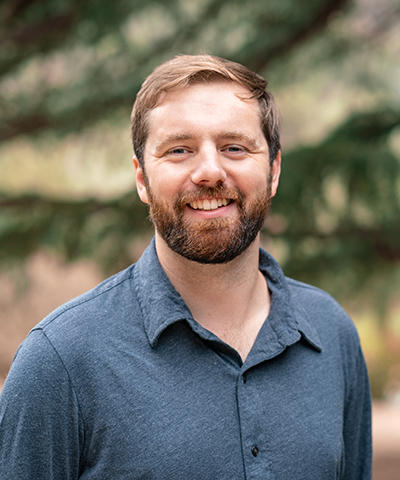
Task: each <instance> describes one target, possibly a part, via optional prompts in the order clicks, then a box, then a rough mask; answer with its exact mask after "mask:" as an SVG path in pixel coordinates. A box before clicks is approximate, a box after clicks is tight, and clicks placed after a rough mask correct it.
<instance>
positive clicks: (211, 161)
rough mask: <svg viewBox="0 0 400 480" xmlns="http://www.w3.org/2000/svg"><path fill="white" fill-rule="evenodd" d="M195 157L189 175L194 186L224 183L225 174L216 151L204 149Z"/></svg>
mask: <svg viewBox="0 0 400 480" xmlns="http://www.w3.org/2000/svg"><path fill="white" fill-rule="evenodd" d="M196 157H197V158H196V159H195V160H196V164H195V168H194V169H193V172H192V175H191V180H192V182H193V183H194V184H196V185H206V186H214V185H218V184H221V183H224V182H225V180H226V178H227V174H226V172H225V169H224V167H223V165H222V163H221V158H220V155H219V153H218V151H217V150H215V149H214V148H209V149H204V150H203V151H201V152H199V153H198V155H196Z"/></svg>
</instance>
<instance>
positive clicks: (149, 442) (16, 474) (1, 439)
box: [0, 241, 371, 480]
mask: <svg viewBox="0 0 400 480" xmlns="http://www.w3.org/2000/svg"><path fill="white" fill-rule="evenodd" d="M259 268H260V270H261V272H262V273H263V274H264V275H265V278H266V281H267V283H268V287H269V290H270V292H271V308H270V313H269V315H268V317H267V319H266V320H265V323H264V325H263V326H262V328H261V330H260V332H259V335H258V337H257V339H256V341H255V344H254V346H253V348H252V350H251V351H250V353H249V355H248V357H247V359H246V361H245V362H244V363H243V362H242V360H241V358H240V356H239V354H238V353H237V352H236V351H235V350H234V349H233V348H231V347H230V346H228V345H227V344H226V343H224V342H222V341H221V340H220V339H219V338H218V337H216V336H215V335H214V334H212V333H211V332H210V331H208V330H206V329H204V328H203V327H202V326H201V325H199V324H198V323H197V322H196V321H195V320H194V319H193V317H192V315H191V312H190V311H189V309H188V307H187V306H186V305H185V303H184V301H183V300H182V298H181V297H180V295H179V293H178V292H177V291H176V290H175V289H174V288H173V287H172V285H171V284H170V282H169V280H168V278H167V276H166V275H165V273H164V271H163V269H162V267H161V265H160V263H159V261H158V259H157V254H156V251H155V246H154V241H153V242H152V244H151V246H150V247H149V248H148V249H147V250H146V251H145V253H144V254H143V256H142V257H141V259H140V260H139V262H138V263H137V264H136V265H133V266H131V267H130V268H128V269H127V270H125V271H123V272H121V273H119V274H117V275H115V276H114V277H112V278H110V279H108V280H106V281H105V282H103V283H102V284H100V285H99V286H98V287H96V288H95V289H93V290H92V291H90V292H88V293H86V294H84V295H83V296H80V297H78V298H77V299H75V300H72V301H71V302H69V303H67V304H65V305H64V306H62V307H60V308H59V309H57V310H56V311H55V312H53V313H52V314H51V315H49V316H48V317H47V318H46V319H44V320H43V321H42V322H41V323H40V324H39V325H38V326H37V327H35V328H34V329H33V330H32V331H31V333H30V334H29V336H28V338H27V339H26V340H25V342H24V343H23V344H22V346H21V347H20V349H19V351H18V353H17V355H16V358H15V360H14V363H13V366H12V368H11V371H10V374H9V376H8V379H7V381H6V383H5V385H4V388H3V391H2V394H1V401H0V422H1V423H0V478H2V479H5V480H6V479H9V480H11V479H12V480H27V479H32V480H36V479H37V480H47V479H48V480H50V479H52V480H54V479H57V480H61V479H78V478H80V479H87V480H94V479H96V480H102V479H107V480H110V479H113V480H118V479H132V480H134V479H146V480H151V479H154V480H161V479H182V480H191V479H193V480H201V479H204V480H206V479H207V480H210V479H213V480H214V479H224V480H233V479H238V480H239V479H247V480H250V479H263V480H267V479H268V480H288V479H290V480H292V479H293V480H312V479H316V480H330V479H332V480H333V479H346V480H350V479H354V480H355V479H359V480H368V479H370V478H371V471H370V470H371V469H370V463H371V441H370V396H369V387H368V378H367V374H366V369H365V364H364V360H363V357H362V353H361V349H360V345H359V340H358V336H357V333H356V330H355V328H354V325H353V323H352V322H351V320H350V319H349V318H348V316H347V315H346V314H345V313H344V311H343V310H342V309H341V307H340V306H339V305H338V304H337V303H336V302H335V301H334V300H333V299H332V298H331V297H329V296H328V295H327V294H326V293H324V292H322V291H320V290H318V289H316V288H313V287H310V286H308V285H305V284H302V283H299V282H296V281H294V280H290V279H287V278H285V277H284V275H283V274H282V271H281V269H280V268H279V266H278V264H277V263H276V262H275V260H274V259H273V258H272V257H271V256H270V255H269V254H267V253H266V252H264V251H262V250H261V251H260V267H259Z"/></svg>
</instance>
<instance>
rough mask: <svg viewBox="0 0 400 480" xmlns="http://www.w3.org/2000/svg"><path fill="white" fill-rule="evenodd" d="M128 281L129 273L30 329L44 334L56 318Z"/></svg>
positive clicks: (130, 276)
mask: <svg viewBox="0 0 400 480" xmlns="http://www.w3.org/2000/svg"><path fill="white" fill-rule="evenodd" d="M128 280H132V274H131V273H130V274H129V277H127V278H124V279H122V280H120V281H119V282H118V283H116V284H114V285H112V286H109V287H106V288H105V289H104V290H102V291H101V292H99V293H96V294H93V296H91V297H90V298H85V299H82V300H80V301H79V302H76V303H74V304H73V305H70V306H68V307H67V306H66V305H64V308H63V309H62V311H60V312H59V313H57V315H55V316H54V317H53V318H48V320H47V322H46V323H45V324H42V325H41V324H40V323H39V324H38V325H36V326H35V327H33V328H32V331H34V330H42V331H43V333H44V332H45V329H46V328H47V327H49V326H50V324H52V323H53V322H54V321H55V320H57V318H58V317H60V316H61V315H64V314H65V313H67V312H69V311H70V310H73V309H74V308H77V307H80V306H82V305H84V304H85V303H89V302H91V301H92V300H95V299H96V298H98V297H100V296H101V295H103V294H106V293H108V292H110V291H111V290H113V289H114V288H117V287H119V286H120V285H122V284H123V283H124V282H126V281H128ZM95 288H96V287H95Z"/></svg>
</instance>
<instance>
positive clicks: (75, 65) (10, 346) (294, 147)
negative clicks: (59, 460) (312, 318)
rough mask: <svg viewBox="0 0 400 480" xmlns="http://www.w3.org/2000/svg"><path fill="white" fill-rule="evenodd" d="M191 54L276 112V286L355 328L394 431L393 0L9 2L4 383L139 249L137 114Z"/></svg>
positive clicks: (398, 209) (399, 349)
mask: <svg viewBox="0 0 400 480" xmlns="http://www.w3.org/2000/svg"><path fill="white" fill-rule="evenodd" d="M201 52H206V53H210V54H214V55H218V56H222V57H225V58H229V59H231V60H234V61H238V62H241V63H243V64H245V65H246V66H248V67H249V68H251V69H253V70H256V71H258V72H259V73H261V74H262V75H264V76H265V77H266V78H267V79H268V80H269V88H270V90H271V91H272V92H273V93H274V95H275V96H276V98H277V101H278V105H279V106H280V110H281V114H282V117H283V134H282V143H283V156H282V158H283V172H282V177H281V183H280V188H279V191H278V195H277V197H276V199H275V200H274V203H273V207H272V211H271V214H270V217H269V219H268V221H267V223H266V226H265V228H264V230H263V237H262V242H263V245H264V246H265V248H267V249H268V250H269V251H270V252H271V253H272V254H273V255H274V256H275V257H276V258H277V259H278V260H279V261H280V263H281V265H282V267H283V269H284V271H285V273H286V274H287V275H289V276H293V277H295V278H297V279H300V280H303V281H306V282H309V283H312V284H314V285H317V286H319V287H321V288H323V289H325V290H327V291H328V292H329V293H331V294H332V295H333V296H334V297H336V298H337V299H338V300H339V301H340V302H341V303H342V305H343V306H344V307H345V309H346V310H347V311H348V312H349V314H350V315H351V316H352V318H353V319H354V321H355V322H356V325H357V327H358V330H359V333H360V337H361V341H362V344H363V349H364V352H365V356H366V360H367V364H368V369H369V373H370V378H371V387H372V392H373V396H374V399H375V400H376V401H377V402H378V401H379V402H380V403H376V405H378V407H377V410H376V411H378V410H379V409H382V408H383V407H382V406H383V405H390V408H391V409H392V410H390V412H389V413H387V412H388V410H385V412H386V415H387V417H385V418H386V419H387V423H388V425H389V424H393V422H394V421H395V419H396V418H397V419H399V418H400V417H399V416H398V410H396V407H395V406H396V405H400V263H399V260H400V3H399V2H398V0H380V1H379V2H378V1H376V0H352V1H351V0H309V1H307V2H305V1H301V0H240V1H239V0H164V1H160V0H158V1H157V0H129V1H128V0H113V1H110V0H2V2H1V4H0V379H1V382H2V381H4V378H5V376H6V374H7V371H8V369H9V366H10V363H11V361H12V357H13V355H14V353H15V351H16V349H17V347H18V345H19V343H20V342H21V341H22V340H23V338H24V337H25V336H26V334H27V332H28V331H29V329H30V328H31V327H32V326H33V325H35V324H36V323H37V322H38V321H40V320H41V318H42V317H43V316H45V315H46V314H47V313H49V312H50V311H51V310H52V309H54V308H55V307H57V306H58V305H59V304H60V303H63V302H64V301H66V300H68V299H69V298H72V297H73V296H75V295H77V294H79V293H81V292H82V291H84V290H87V289H89V288H91V287H92V286H94V285H95V284H96V283H98V282H99V281H101V280H102V279H103V278H105V277H106V276H109V275H110V274H112V273H115V272H116V271H118V270H120V269H121V268H124V267H125V266H127V265H129V264H130V263H132V262H134V261H135V260H136V259H137V258H138V256H139V255H140V254H141V252H142V251H143V249H144V247H145V246H146V245H147V244H148V242H149V239H150V238H151V236H152V229H151V227H150V225H149V223H148V221H147V219H146V217H147V212H146V208H145V207H144V206H143V205H141V204H140V202H139V200H138V198H137V196H136V193H135V191H134V172H133V166H132V163H131V156H132V147H131V144H130V139H129V115H130V110H131V107H132V103H133V101H134V99H135V94H136V92H137V91H138V89H139V88H140V84H141V82H142V81H143V79H144V77H145V76H146V75H147V74H149V73H150V72H151V71H152V69H153V68H154V67H155V66H156V65H158V64H159V63H161V62H162V61H164V60H167V59H169V58H171V57H172V56H173V55H176V54H179V53H190V54H192V53H194V54H196V53H201ZM1 382H0V383H1ZM382 402H386V403H382ZM379 428H380V427H379ZM399 431H400V426H399ZM396 438H397V440H396V441H397V445H398V447H399V448H398V450H397V453H396V455H398V457H399V459H400V437H396ZM395 443H396V442H393V441H389V442H388V445H387V448H386V450H385V449H383V450H382V451H383V453H385V452H386V451H389V450H390V449H391V448H393V444H395ZM379 448H380V447H379ZM379 448H378V450H379ZM379 451H380V450H379ZM392 456H393V455H392ZM378 463H379V462H378ZM384 463H385V465H388V462H387V461H385V462H384ZM382 465H383V463H382ZM393 472H394V470H393ZM393 472H392V474H391V476H390V477H387V478H391V480H394V479H395V478H400V467H398V470H396V472H397V473H393ZM382 475H383V473H382V474H381V476H380V477H378V476H377V475H376V476H375V478H381V479H383V478H384V476H382ZM385 478H386V477H385Z"/></svg>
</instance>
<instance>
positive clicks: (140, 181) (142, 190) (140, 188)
mask: <svg viewBox="0 0 400 480" xmlns="http://www.w3.org/2000/svg"><path fill="white" fill-rule="evenodd" d="M132 162H133V165H134V166H135V176H136V190H137V192H138V195H139V198H140V200H141V201H142V202H143V203H149V199H148V197H147V189H146V184H145V181H144V176H143V175H144V174H143V168H142V167H141V165H140V163H139V160H138V159H137V158H136V155H134V156H133V157H132Z"/></svg>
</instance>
